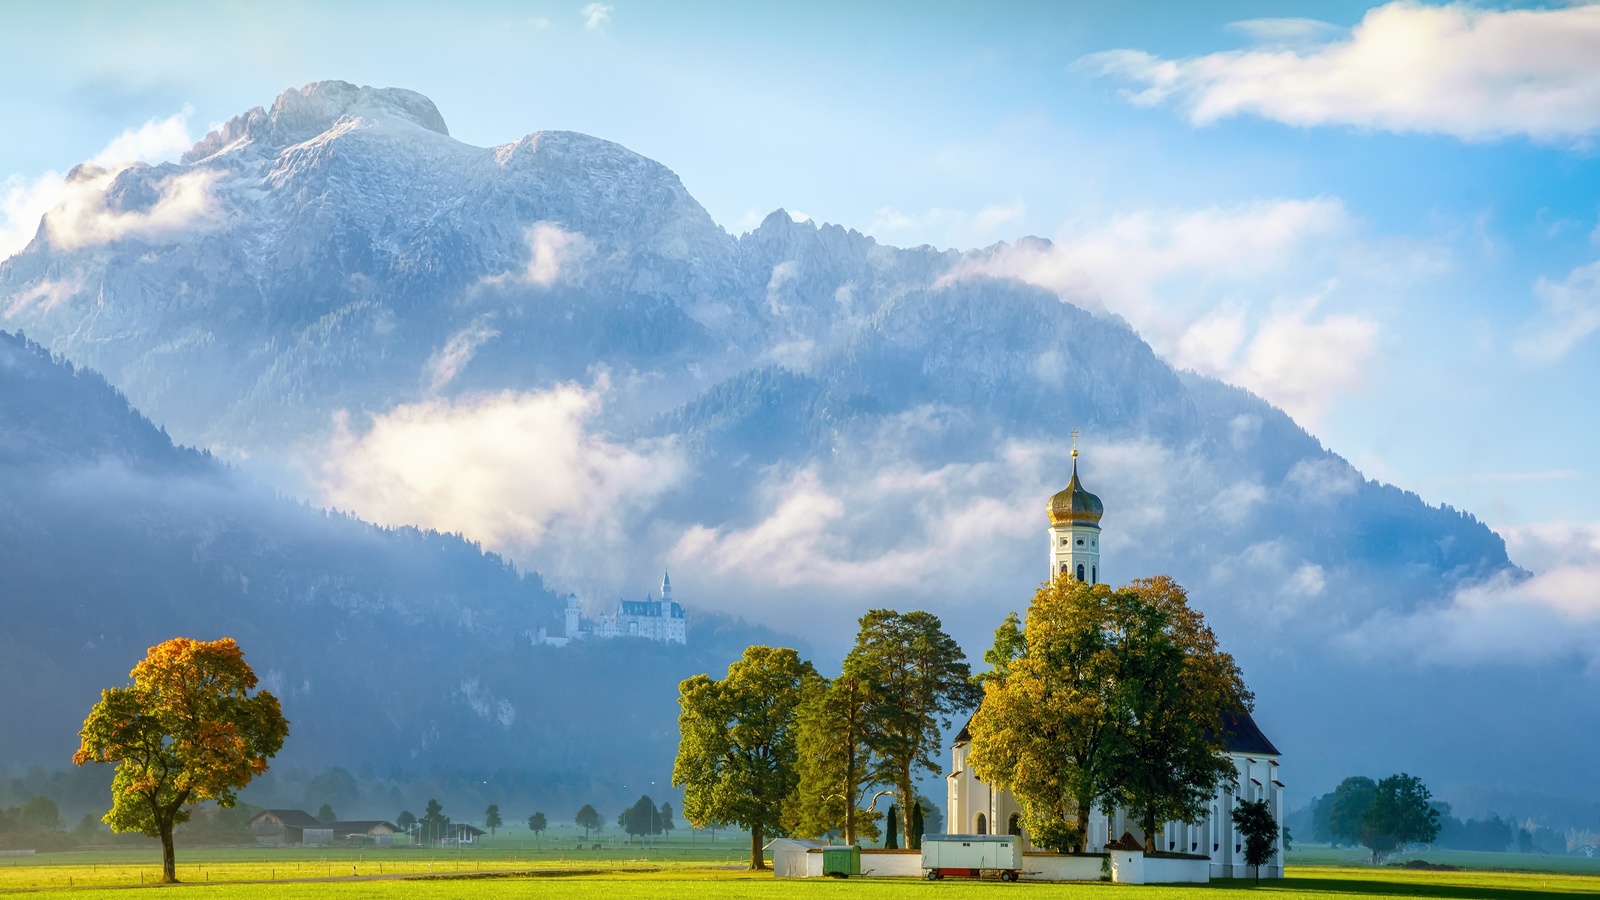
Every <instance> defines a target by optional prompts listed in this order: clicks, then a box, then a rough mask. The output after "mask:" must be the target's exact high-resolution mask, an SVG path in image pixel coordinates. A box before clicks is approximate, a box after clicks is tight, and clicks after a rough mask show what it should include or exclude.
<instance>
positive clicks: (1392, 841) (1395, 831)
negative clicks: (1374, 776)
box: [1361, 772, 1439, 865]
mask: <svg viewBox="0 0 1600 900" xmlns="http://www.w3.org/2000/svg"><path fill="white" fill-rule="evenodd" d="M1432 799H1433V794H1432V792H1430V791H1429V790H1428V788H1427V786H1426V785H1424V784H1423V783H1422V779H1420V778H1418V777H1416V776H1415V775H1407V774H1405V773H1404V772H1401V773H1400V774H1399V775H1390V776H1389V777H1388V778H1385V779H1383V780H1382V781H1380V782H1378V784H1377V786H1376V787H1375V788H1374V790H1373V794H1372V805H1371V806H1369V807H1368V808H1367V811H1366V813H1365V814H1364V815H1363V816H1362V817H1361V824H1362V826H1363V831H1364V834H1363V839H1362V843H1363V844H1365V845H1366V846H1367V848H1368V849H1370V850H1371V851H1372V862H1373V864H1374V865H1376V864H1377V862H1378V860H1379V859H1380V858H1382V856H1383V854H1385V853H1390V852H1393V851H1394V850H1395V849H1397V848H1399V847H1404V846H1405V845H1406V844H1416V843H1428V842H1429V841H1432V840H1433V839H1434V838H1436V837H1438V836H1439V811H1438V810H1437V809H1434V808H1433V804H1432V803H1430V802H1429V801H1430V800H1432Z"/></svg>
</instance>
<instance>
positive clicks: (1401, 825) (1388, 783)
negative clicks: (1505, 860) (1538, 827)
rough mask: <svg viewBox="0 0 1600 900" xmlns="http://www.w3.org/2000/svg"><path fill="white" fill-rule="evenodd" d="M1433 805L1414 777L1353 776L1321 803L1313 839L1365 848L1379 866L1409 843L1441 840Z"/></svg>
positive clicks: (1314, 810) (1317, 806)
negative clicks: (1378, 779)
mask: <svg viewBox="0 0 1600 900" xmlns="http://www.w3.org/2000/svg"><path fill="white" fill-rule="evenodd" d="M1432 800H1433V794H1432V792H1431V791H1429V790H1428V787H1427V785H1425V784H1423V783H1422V779H1420V778H1417V777H1416V776H1415V775H1407V774H1405V773H1404V772H1402V773H1400V774H1399V775H1390V776H1389V777H1388V778H1384V779H1382V780H1381V781H1373V780H1372V779H1371V778H1368V777H1366V776H1365V775H1352V776H1351V777H1349V778H1346V779H1345V780H1343V781H1341V782H1339V786H1338V787H1337V788H1335V789H1334V791H1333V793H1331V794H1324V795H1323V796H1321V797H1318V798H1317V800H1316V803H1315V804H1314V806H1313V808H1312V816H1311V834H1312V839H1313V840H1318V841H1327V842H1328V843H1330V844H1334V845H1338V844H1341V843H1344V844H1350V845H1352V846H1356V845H1359V846H1363V847H1366V848H1367V849H1368V850H1371V851H1372V861H1373V862H1374V863H1377V862H1378V861H1379V860H1380V859H1381V858H1382V857H1383V856H1384V854H1387V853H1392V852H1394V851H1395V850H1397V849H1399V848H1401V847H1404V846H1405V845H1406V844H1426V843H1431V842H1432V841H1433V840H1434V839H1435V838H1437V837H1438V836H1439V828H1440V816H1439V809H1438V806H1437V804H1435V803H1433V802H1432ZM1490 840H1491V841H1492V838H1490ZM1508 841H1509V835H1507V840H1504V841H1500V842H1499V846H1497V847H1484V848H1482V849H1495V850H1503V849H1505V845H1506V843H1508ZM1472 849H1479V848H1472Z"/></svg>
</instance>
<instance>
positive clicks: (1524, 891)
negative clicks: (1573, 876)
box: [1210, 872, 1600, 900]
mask: <svg viewBox="0 0 1600 900" xmlns="http://www.w3.org/2000/svg"><path fill="white" fill-rule="evenodd" d="M1440 874H1443V875H1446V876H1448V875H1459V874H1462V873H1460V872H1446V873H1440ZM1517 874H1521V873H1517ZM1542 874H1544V873H1537V874H1536V873H1528V875H1529V881H1530V882H1532V881H1536V879H1537V878H1539V877H1540V875H1542ZM1467 877H1471V874H1470V873H1468V875H1467ZM1210 887H1212V888H1226V889H1231V890H1251V889H1254V890H1257V891H1262V892H1271V893H1290V894H1330V895H1331V894H1348V895H1356V896H1372V897H1381V896H1387V897H1430V898H1438V900H1530V898H1532V897H1554V898H1558V900H1559V898H1563V897H1565V898H1570V900H1600V883H1597V884H1596V889H1595V890H1592V891H1582V890H1561V889H1559V888H1554V887H1552V886H1551V885H1549V884H1538V883H1532V884H1529V885H1528V886H1527V887H1511V886H1506V885H1498V884H1482V885H1478V884H1437V883H1429V882H1417V881H1405V880H1399V879H1396V880H1394V881H1386V880H1381V879H1364V878H1303V877H1294V878H1274V879H1272V880H1270V881H1262V882H1261V885H1260V886H1259V887H1256V886H1255V885H1254V882H1252V881H1251V880H1250V879H1248V878H1233V879H1226V880H1216V881H1212V882H1211V884H1210Z"/></svg>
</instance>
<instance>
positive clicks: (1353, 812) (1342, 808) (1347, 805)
mask: <svg viewBox="0 0 1600 900" xmlns="http://www.w3.org/2000/svg"><path fill="white" fill-rule="evenodd" d="M1377 791H1378V783H1377V782H1375V781H1373V780H1372V779H1371V778H1368V777H1366V776H1365V775H1352V776H1350V777H1349V778H1346V779H1345V780H1343V781H1341V782H1339V786H1338V787H1336V788H1334V789H1333V800H1332V802H1330V803H1329V806H1328V831H1329V833H1330V834H1332V836H1333V839H1334V840H1336V841H1343V842H1345V843H1347V844H1365V843H1366V825H1365V824H1364V823H1365V821H1366V816H1367V810H1369V809H1371V808H1372V798H1373V797H1374V796H1375V795H1376V794H1377Z"/></svg>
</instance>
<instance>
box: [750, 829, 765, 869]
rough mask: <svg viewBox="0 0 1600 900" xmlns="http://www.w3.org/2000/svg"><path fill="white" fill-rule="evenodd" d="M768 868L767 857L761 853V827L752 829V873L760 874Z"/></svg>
mask: <svg viewBox="0 0 1600 900" xmlns="http://www.w3.org/2000/svg"><path fill="white" fill-rule="evenodd" d="M766 867H767V860H766V856H765V855H764V854H763V853H762V851H761V825H760V823H757V824H755V825H753V826H751V828H750V871H752V872H759V871H761V870H762V869H765V868H766Z"/></svg>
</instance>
